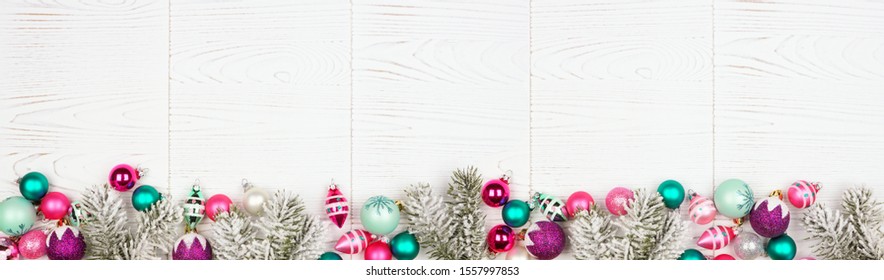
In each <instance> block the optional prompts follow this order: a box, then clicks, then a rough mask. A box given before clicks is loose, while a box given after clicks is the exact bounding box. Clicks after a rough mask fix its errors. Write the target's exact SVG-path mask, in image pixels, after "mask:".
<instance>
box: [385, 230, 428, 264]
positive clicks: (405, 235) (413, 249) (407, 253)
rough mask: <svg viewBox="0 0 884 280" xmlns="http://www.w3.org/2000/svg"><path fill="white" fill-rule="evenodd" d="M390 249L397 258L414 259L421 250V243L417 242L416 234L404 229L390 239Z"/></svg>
mask: <svg viewBox="0 0 884 280" xmlns="http://www.w3.org/2000/svg"><path fill="white" fill-rule="evenodd" d="M390 251H393V257H396V259H397V260H413V259H414V258H417V254H418V253H420V251H421V245H420V244H418V243H417V238H416V237H414V234H411V233H410V232H408V231H403V232H400V233H399V234H397V235H396V236H395V237H393V239H390Z"/></svg>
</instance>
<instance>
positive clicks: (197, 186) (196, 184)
mask: <svg viewBox="0 0 884 280" xmlns="http://www.w3.org/2000/svg"><path fill="white" fill-rule="evenodd" d="M190 190H192V191H194V192H199V191H200V179H199V178H197V179H196V180H194V181H193V187H191V188H190Z"/></svg>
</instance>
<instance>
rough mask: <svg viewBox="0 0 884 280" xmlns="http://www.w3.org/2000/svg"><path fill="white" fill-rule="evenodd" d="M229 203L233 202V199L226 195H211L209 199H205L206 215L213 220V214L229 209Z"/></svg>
mask: <svg viewBox="0 0 884 280" xmlns="http://www.w3.org/2000/svg"><path fill="white" fill-rule="evenodd" d="M231 204H233V201H231V200H230V198H229V197H227V196H226V195H223V194H216V195H213V196H212V197H210V198H209V200H206V216H207V217H209V219H212V221H214V220H215V215H218V214H219V213H224V212H227V211H230V205H231Z"/></svg>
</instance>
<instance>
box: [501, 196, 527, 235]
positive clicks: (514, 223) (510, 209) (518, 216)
mask: <svg viewBox="0 0 884 280" xmlns="http://www.w3.org/2000/svg"><path fill="white" fill-rule="evenodd" d="M500 215H501V216H503V222H504V223H506V225H508V226H510V227H514V228H517V227H520V226H524V225H525V224H526V223H528V219H529V218H531V207H530V206H528V203H525V202H524V201H521V200H510V202H507V203H506V205H504V206H503V209H501V210H500Z"/></svg>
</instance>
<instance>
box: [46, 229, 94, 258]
mask: <svg viewBox="0 0 884 280" xmlns="http://www.w3.org/2000/svg"><path fill="white" fill-rule="evenodd" d="M85 255H86V241H85V240H83V235H82V234H80V230H79V229H77V228H75V227H70V226H61V227H59V228H57V229H55V230H54V231H52V232H51V233H49V237H47V238H46V256H48V257H49V259H50V260H80V259H83V256H85Z"/></svg>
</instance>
